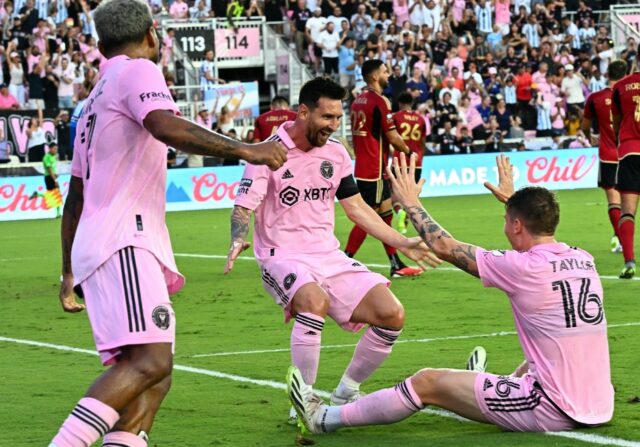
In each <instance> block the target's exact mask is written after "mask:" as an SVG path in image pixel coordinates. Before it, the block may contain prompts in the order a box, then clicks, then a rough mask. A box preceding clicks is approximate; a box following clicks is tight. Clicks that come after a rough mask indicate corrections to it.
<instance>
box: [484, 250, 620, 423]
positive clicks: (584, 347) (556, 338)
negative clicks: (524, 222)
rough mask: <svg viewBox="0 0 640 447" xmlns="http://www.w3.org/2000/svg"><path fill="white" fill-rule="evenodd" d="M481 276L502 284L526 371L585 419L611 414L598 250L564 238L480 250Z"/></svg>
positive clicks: (560, 404)
mask: <svg viewBox="0 0 640 447" xmlns="http://www.w3.org/2000/svg"><path fill="white" fill-rule="evenodd" d="M476 260H477V262H478V270H479V272H480V278H481V279H482V282H483V284H484V285H485V286H486V287H497V288H499V289H502V290H504V291H505V292H506V293H507V296H508V297H509V300H510V301H511V307H512V310H513V316H514V319H515V324H516V329H517V331H518V337H519V339H520V344H521V346H522V350H523V351H524V356H525V358H526V359H527V361H528V362H529V373H530V374H532V375H533V377H534V378H535V379H536V380H537V382H538V383H539V385H540V386H541V387H542V390H543V391H544V392H545V393H546V395H547V396H548V397H549V398H550V399H551V401H552V402H553V403H554V404H555V405H556V406H557V407H559V408H560V410H562V411H563V412H564V413H565V414H566V415H567V416H569V417H570V418H571V419H573V420H575V421H577V422H580V423H582V424H589V425H590V424H602V423H604V422H607V421H609V420H610V419H611V417H612V415H613V386H612V385H611V373H610V367H609V344H608V341H607V320H606V318H605V315H604V308H603V306H602V300H603V296H602V284H601V282H600V277H599V276H598V272H597V271H596V267H595V264H594V262H593V257H592V256H591V255H590V254H589V253H587V252H586V251H584V250H580V249H578V248H572V247H569V246H568V245H566V244H562V243H551V244H540V245H535V246H534V247H532V248H531V249H530V250H529V251H526V252H518V251H514V250H508V251H503V250H494V251H485V250H478V251H477V252H476Z"/></svg>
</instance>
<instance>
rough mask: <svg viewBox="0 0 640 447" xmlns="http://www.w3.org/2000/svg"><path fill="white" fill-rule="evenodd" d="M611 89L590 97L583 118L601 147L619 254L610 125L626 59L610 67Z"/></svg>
mask: <svg viewBox="0 0 640 447" xmlns="http://www.w3.org/2000/svg"><path fill="white" fill-rule="evenodd" d="M607 73H608V76H609V86H608V87H607V88H605V89H604V90H600V91H598V92H595V93H592V94H590V95H589V97H588V98H587V103H586V106H585V108H584V116H583V119H582V130H583V131H584V134H585V135H586V137H587V138H589V139H590V140H591V142H592V144H593V145H596V144H597V145H598V154H599V157H600V169H599V171H598V186H599V187H600V188H602V189H604V192H605V194H606V195H607V203H608V204H609V220H610V221H611V225H612V226H613V237H612V238H611V251H612V252H614V253H620V252H621V251H622V246H621V245H620V238H619V236H618V225H619V222H620V214H621V211H620V209H621V208H620V192H619V191H618V190H616V189H615V188H616V170H617V169H618V145H617V144H616V140H615V136H614V135H613V126H612V123H611V92H612V90H611V87H612V86H613V84H615V83H616V81H618V80H620V79H622V78H623V77H624V76H625V75H626V74H627V64H626V62H625V61H623V60H618V61H615V62H613V63H611V64H609V69H608V72H607ZM592 127H593V128H594V129H597V131H598V133H599V137H598V136H596V135H591V128H592Z"/></svg>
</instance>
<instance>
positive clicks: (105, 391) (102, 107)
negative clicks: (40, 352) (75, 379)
mask: <svg viewBox="0 0 640 447" xmlns="http://www.w3.org/2000/svg"><path fill="white" fill-rule="evenodd" d="M94 20H95V25H96V29H97V31H98V35H99V36H100V52H101V53H102V54H103V55H104V56H105V57H106V58H108V61H107V62H106V63H104V64H102V66H101V67H100V71H101V73H100V80H99V82H98V84H97V86H96V87H95V88H94V89H93V92H92V93H91V95H90V96H89V98H88V100H87V102H86V104H85V107H84V109H83V112H82V117H81V118H80V120H79V122H78V136H77V138H76V142H75V150H76V152H75V155H74V157H73V163H72V167H71V175H72V177H71V182H70V185H69V195H68V197H67V200H66V204H65V211H64V215H63V220H62V252H63V254H62V262H63V267H62V273H63V282H62V286H61V289H60V301H61V303H62V307H63V309H64V310H65V311H67V312H79V311H81V310H83V308H84V306H82V305H80V304H78V303H77V302H76V299H75V296H74V294H73V288H74V285H76V286H81V289H78V292H80V290H82V292H83V293H84V296H85V298H86V306H87V311H88V314H89V320H90V322H91V327H92V329H93V335H94V338H95V342H96V347H97V349H98V351H99V353H100V358H101V360H102V362H103V364H105V365H110V366H111V367H110V368H109V369H108V370H107V371H106V372H105V373H104V374H102V375H101V376H100V377H99V378H98V379H97V380H96V381H95V382H94V383H93V385H91V387H90V388H89V390H88V391H87V393H86V394H85V396H84V397H83V398H82V399H81V400H80V401H79V402H78V404H77V406H76V407H75V408H74V409H73V411H72V412H71V414H70V415H69V417H68V418H67V419H66V420H65V422H64V424H63V425H62V427H61V428H60V431H59V432H58V434H57V435H56V436H55V437H54V439H53V441H52V443H51V444H50V445H51V446H54V447H86V446H89V445H92V444H93V443H94V442H95V441H96V440H97V439H98V438H100V437H104V444H103V445H126V446H132V447H138V446H140V447H144V446H146V445H147V441H146V440H145V439H146V437H147V435H146V433H148V432H149V430H150V429H151V425H152V423H153V419H154V417H155V414H156V412H157V411H158V408H159V406H160V404H161V402H162V400H163V399H164V397H165V395H166V394H167V392H168V391H169V387H170V385H171V370H172V363H173V352H172V351H173V343H174V338H175V316H174V313H173V309H172V306H171V301H170V299H169V293H174V292H176V291H178V290H179V289H180V288H181V287H182V285H183V283H184V279H183V277H182V275H180V273H179V272H178V269H177V267H176V264H175V261H174V258H173V253H172V250H171V242H170V240H169V233H168V231H167V227H166V225H165V217H164V215H165V189H166V175H167V173H166V163H167V160H166V157H167V146H166V145H167V144H168V145H171V146H172V147H175V148H178V149H180V150H183V151H185V152H194V153H198V154H202V155H214V156H219V157H231V158H244V159H246V160H247V161H249V162H252V163H268V164H269V166H270V167H271V168H273V169H276V168H278V167H279V166H280V165H282V163H283V162H284V161H285V160H286V152H285V150H284V147H283V146H282V145H280V144H279V143H277V142H269V143H263V144H261V145H253V146H251V145H243V144H240V143H238V142H236V141H234V140H231V139H228V138H224V137H222V136H220V135H217V134H215V133H213V132H212V131H210V130H206V129H204V128H203V127H201V126H198V125H196V124H194V123H192V122H190V121H187V120H185V119H182V118H179V117H177V116H176V115H177V114H178V113H179V112H178V107H177V106H176V104H175V103H174V102H173V100H172V98H171V95H170V93H169V90H168V89H167V86H166V84H165V81H164V78H163V76H162V73H161V72H160V70H159V69H158V68H157V66H156V63H157V61H158V48H159V45H158V37H157V35H156V30H155V27H154V25H153V18H152V16H151V11H150V9H149V6H148V5H147V3H146V2H143V1H141V0H110V1H108V2H104V3H102V4H101V5H100V6H99V7H98V8H96V10H95V15H94ZM72 247H73V250H72ZM72 267H73V268H72Z"/></svg>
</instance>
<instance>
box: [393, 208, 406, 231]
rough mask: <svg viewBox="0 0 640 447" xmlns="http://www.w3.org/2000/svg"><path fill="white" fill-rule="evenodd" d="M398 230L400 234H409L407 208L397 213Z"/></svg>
mask: <svg viewBox="0 0 640 447" xmlns="http://www.w3.org/2000/svg"><path fill="white" fill-rule="evenodd" d="M396 230H397V231H398V233H400V234H407V212H406V211H405V210H400V211H398V212H397V213H396Z"/></svg>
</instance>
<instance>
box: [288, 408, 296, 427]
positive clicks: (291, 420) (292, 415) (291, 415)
mask: <svg viewBox="0 0 640 447" xmlns="http://www.w3.org/2000/svg"><path fill="white" fill-rule="evenodd" d="M287 424H289V425H298V413H296V409H295V408H294V407H293V406H292V407H291V408H289V419H287Z"/></svg>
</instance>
